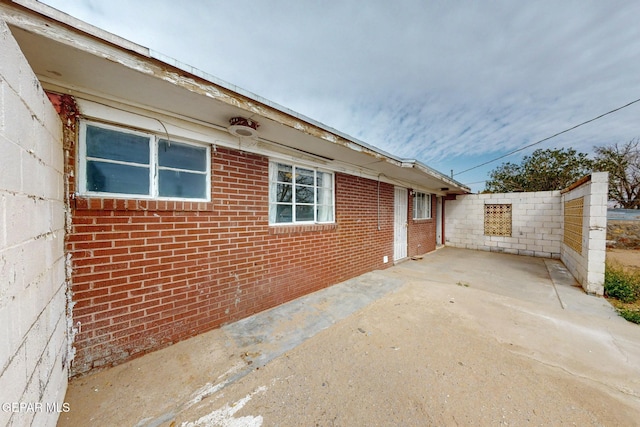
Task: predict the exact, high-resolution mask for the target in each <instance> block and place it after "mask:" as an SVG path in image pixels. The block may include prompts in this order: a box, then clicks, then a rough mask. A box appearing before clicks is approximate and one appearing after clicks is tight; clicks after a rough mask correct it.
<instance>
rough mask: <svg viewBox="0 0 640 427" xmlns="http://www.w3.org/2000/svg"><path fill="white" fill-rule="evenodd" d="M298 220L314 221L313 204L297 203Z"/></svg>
mask: <svg viewBox="0 0 640 427" xmlns="http://www.w3.org/2000/svg"><path fill="white" fill-rule="evenodd" d="M296 221H313V205H311V206H307V205H296Z"/></svg>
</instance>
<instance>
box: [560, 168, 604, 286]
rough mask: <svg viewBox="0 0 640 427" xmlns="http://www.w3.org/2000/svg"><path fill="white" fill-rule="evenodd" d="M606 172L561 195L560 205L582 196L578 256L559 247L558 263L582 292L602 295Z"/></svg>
mask: <svg viewBox="0 0 640 427" xmlns="http://www.w3.org/2000/svg"><path fill="white" fill-rule="evenodd" d="M608 186H609V175H608V173H607V172H597V173H593V174H591V180H590V181H587V182H586V183H584V184H583V185H581V186H579V187H576V188H574V189H572V190H571V191H568V192H566V193H564V194H563V195H562V200H563V206H564V202H566V201H570V200H574V199H577V198H580V197H584V211H583V222H582V253H581V254H580V253H578V252H576V251H574V250H573V249H571V248H570V247H569V246H567V245H564V244H563V245H562V249H561V260H562V262H563V263H564V265H566V266H567V269H568V270H569V271H570V272H571V274H573V276H574V277H575V278H576V280H577V281H578V282H579V283H580V284H581V285H582V288H583V289H584V290H585V292H587V293H590V294H596V295H603V293H604V268H605V256H606V245H607V197H608V189H609V187H608Z"/></svg>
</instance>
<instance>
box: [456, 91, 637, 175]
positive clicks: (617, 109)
mask: <svg viewBox="0 0 640 427" xmlns="http://www.w3.org/2000/svg"><path fill="white" fill-rule="evenodd" d="M636 102H640V98H638V99H636V100H635V101H631V102H629V103H628V104H625V105H623V106H621V107H618V108H614V109H613V110H611V111H607V112H606V113H604V114H600V115H599V116H597V117H594V118H592V119H589V120H587V121H585V122H582V123H580V124H577V125H575V126H572V127H570V128H568V129H565V130H563V131H561V132H558V133H555V134H553V135H551V136H548V137H546V138H543V139H541V140H539V141H536V142H533V143H531V144H528V145H525V146H524V147H521V148H518V149H517V150H513V151H510V152H509V153H507V154H503V155H502V156H499V157H496V158H495V159H492V160H488V161H486V162H484V163H481V164H479V165H477V166H473V167H471V168H469V169H465V170H463V171H462V172H458V173H454V174H453V176H457V175H461V174H463V173H465V172H469V171H471V170H474V169H478V168H479V167H481V166H484V165H488V164H489V163H493V162H495V161H497V160H500V159H504V158H505V157H508V156H510V155H512V154H515V153H517V152H519V151H522V150H526V149H527V148H529V147H533V146H534V145H538V144H541V143H543V142H545V141H548V140H550V139H552V138H555V137H556V136H558V135H562V134H563V133H567V132H569V131H572V130H574V129H576V128H579V127H580V126H584V125H586V124H587V123H591V122H593V121H596V120H598V119H601V118H602V117H604V116H608V115H609V114H612V113H615V112H616V111H620V110H622V109H623V108H627V107H629V106H630V105H633V104H635V103H636Z"/></svg>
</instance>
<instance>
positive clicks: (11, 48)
mask: <svg viewBox="0 0 640 427" xmlns="http://www.w3.org/2000/svg"><path fill="white" fill-rule="evenodd" d="M0 153H1V155H0V337H1V341H2V343H1V344H0V405H2V407H1V408H0V425H37V426H55V425H56V422H57V419H58V415H59V412H60V411H63V410H65V409H68V408H65V406H64V405H63V401H64V396H65V393H66V388H67V377H68V372H67V369H68V362H69V360H68V346H67V337H66V331H67V318H66V304H67V294H66V289H67V287H66V283H65V257H64V232H65V230H64V226H65V225H64V212H65V208H64V198H63V192H64V191H63V189H64V186H63V170H64V169H63V167H64V162H63V153H62V124H61V122H60V119H59V118H58V115H57V114H56V112H55V110H54V109H53V107H52V105H51V103H50V102H49V100H48V98H47V97H46V95H45V93H44V91H43V90H42V87H41V86H40V84H39V82H38V79H37V78H36V76H35V75H34V74H33V72H32V70H31V68H30V67H29V65H28V63H27V61H26V60H25V58H24V56H23V55H22V53H21V51H20V49H19V47H18V45H17V44H16V42H15V40H14V39H13V36H12V35H11V32H10V31H9V29H8V27H7V26H6V24H5V23H4V22H3V21H1V20H0ZM29 404H30V405H31V406H26V405H29Z"/></svg>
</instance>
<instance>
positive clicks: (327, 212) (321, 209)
mask: <svg viewBox="0 0 640 427" xmlns="http://www.w3.org/2000/svg"><path fill="white" fill-rule="evenodd" d="M317 221H318V222H331V221H333V206H324V205H320V206H318V219H317Z"/></svg>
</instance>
